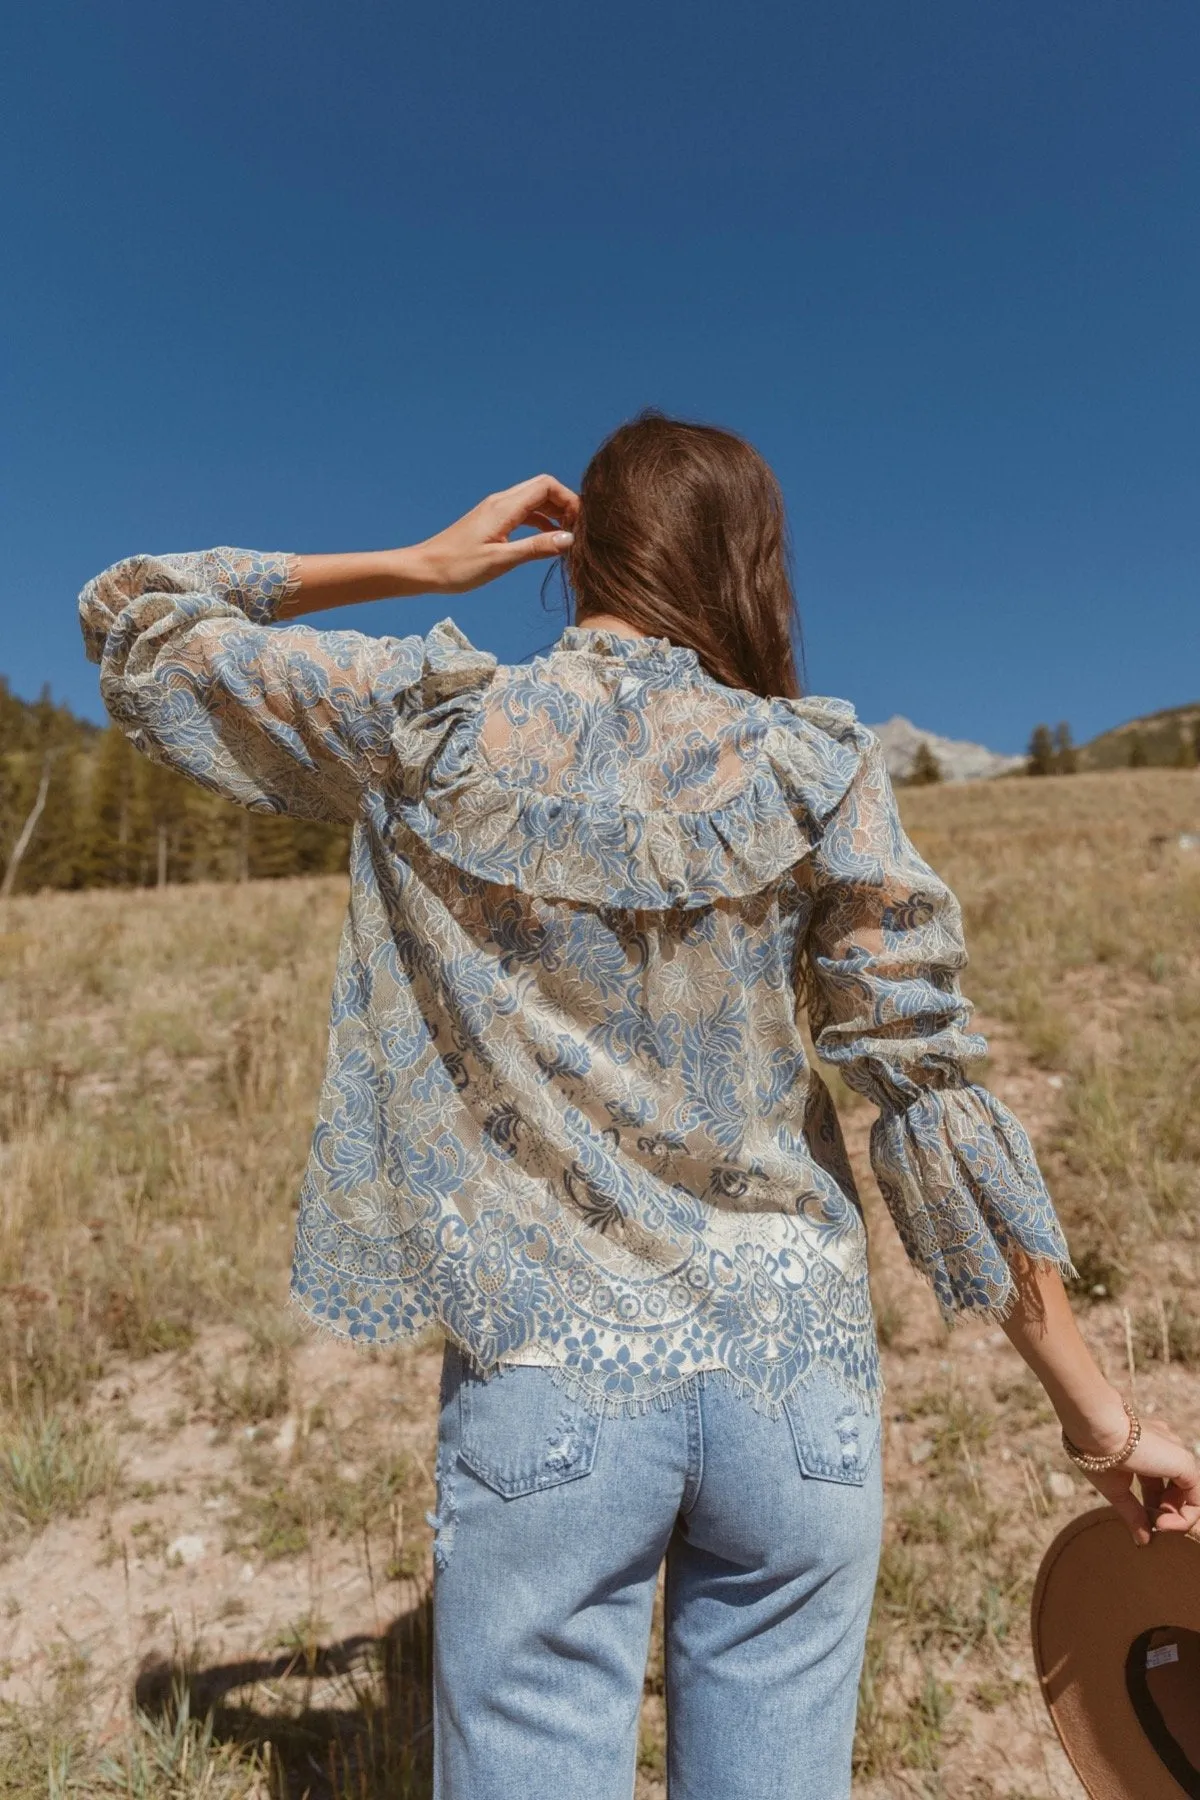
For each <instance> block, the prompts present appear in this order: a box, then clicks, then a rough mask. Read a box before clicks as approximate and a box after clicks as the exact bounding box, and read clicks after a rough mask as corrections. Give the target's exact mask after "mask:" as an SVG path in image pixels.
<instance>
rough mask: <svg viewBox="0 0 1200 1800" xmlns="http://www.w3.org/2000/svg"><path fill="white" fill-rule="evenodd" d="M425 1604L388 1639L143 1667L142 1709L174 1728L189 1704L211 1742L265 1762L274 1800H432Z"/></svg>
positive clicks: (137, 1688)
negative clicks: (204, 1722) (208, 1723)
mask: <svg viewBox="0 0 1200 1800" xmlns="http://www.w3.org/2000/svg"><path fill="white" fill-rule="evenodd" d="M432 1650H433V1621H432V1604H431V1599H430V1596H429V1595H428V1594H426V1595H424V1596H423V1597H420V1598H418V1599H417V1600H416V1601H415V1602H414V1604H413V1605H412V1606H411V1607H410V1608H409V1609H408V1610H407V1611H406V1612H403V1613H401V1614H400V1615H399V1617H397V1618H396V1619H395V1620H393V1622H392V1624H391V1625H390V1626H389V1627H388V1628H387V1630H386V1631H384V1632H383V1633H382V1634H381V1635H380V1636H378V1637H374V1636H370V1635H368V1634H359V1635H357V1636H354V1637H348V1638H343V1639H342V1640H341V1641H340V1642H338V1643H332V1644H320V1643H315V1642H313V1643H297V1644H296V1646H295V1647H294V1648H288V1649H286V1650H284V1651H282V1652H281V1653H280V1654H279V1655H278V1656H275V1657H259V1658H246V1659H244V1660H242V1661H239V1662H228V1663H214V1664H207V1665H206V1664H205V1663H204V1662H203V1659H202V1658H194V1659H190V1660H187V1661H174V1662H171V1661H155V1662H153V1663H150V1664H147V1665H146V1666H145V1667H143V1669H142V1670H141V1672H140V1674H139V1675H138V1678H137V1681H136V1683H135V1685H134V1700H135V1703H136V1705H137V1707H138V1709H139V1710H140V1711H141V1712H142V1713H143V1714H145V1715H146V1716H147V1717H148V1718H150V1719H152V1720H156V1721H163V1722H168V1721H170V1720H172V1719H173V1718H174V1717H176V1716H177V1715H178V1713H179V1711H180V1708H181V1705H182V1704H183V1703H184V1702H185V1701H186V1704H187V1707H188V1709H189V1711H190V1713H191V1716H192V1717H193V1718H195V1719H205V1718H211V1720H212V1730H213V1737H214V1739H216V1740H218V1741H220V1742H223V1743H232V1744H237V1745H239V1746H240V1747H242V1748H244V1749H245V1750H247V1751H252V1752H254V1753H256V1754H257V1756H258V1757H259V1758H261V1760H262V1762H263V1763H264V1764H265V1766H266V1768H267V1770H268V1788H269V1792H270V1794H271V1796H272V1800H428V1797H429V1795H430V1793H431V1791H432V1761H433V1756H432V1753H433V1701H432V1669H433V1657H432Z"/></svg>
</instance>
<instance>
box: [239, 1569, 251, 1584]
mask: <svg viewBox="0 0 1200 1800" xmlns="http://www.w3.org/2000/svg"><path fill="white" fill-rule="evenodd" d="M239 1580H240V1581H241V1583H242V1585H243V1587H249V1586H250V1583H251V1582H252V1581H253V1580H254V1564H253V1563H243V1564H242V1572H241V1575H240V1576H239Z"/></svg>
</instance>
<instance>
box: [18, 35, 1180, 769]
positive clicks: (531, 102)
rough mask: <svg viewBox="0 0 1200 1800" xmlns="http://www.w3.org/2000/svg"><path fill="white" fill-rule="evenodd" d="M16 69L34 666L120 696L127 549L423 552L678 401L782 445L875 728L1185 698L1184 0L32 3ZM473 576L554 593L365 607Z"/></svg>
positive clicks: (1136, 707) (825, 591) (999, 732)
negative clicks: (96, 651) (104, 646)
mask: <svg viewBox="0 0 1200 1800" xmlns="http://www.w3.org/2000/svg"><path fill="white" fill-rule="evenodd" d="M5 63H6V67H5V70H4V73H3V76H2V78H0V79H2V81H3V95H2V104H0V119H2V123H0V130H2V131H3V134H4V136H5V138H6V139H8V140H9V141H8V144H7V146H6V148H7V152H8V154H7V156H6V158H5V165H6V169H7V173H6V176H5V183H6V185H5V187H4V190H3V194H2V202H3V209H2V214H0V229H2V230H3V242H4V250H5V255H4V258H3V262H4V269H3V274H2V276H0V279H2V281H3V297H2V300H0V342H2V343H3V345H4V360H5V364H6V369H5V376H4V394H3V396H0V405H2V423H0V430H2V431H3V434H4V444H3V463H4V467H3V473H2V481H3V495H2V505H3V534H4V545H3V561H2V564H0V567H2V569H3V589H2V591H0V621H2V626H3V641H2V648H0V671H3V672H5V673H7V675H8V676H9V678H10V680H11V681H12V683H13V685H14V687H15V688H16V690H17V691H18V692H20V693H24V694H27V695H29V694H33V693H35V692H36V691H37V689H38V688H39V686H40V685H41V683H42V682H43V681H44V680H49V681H50V683H51V684H52V687H53V691H54V692H55V694H56V695H59V696H62V697H65V698H67V699H69V700H70V701H71V703H72V704H73V705H75V706H77V707H79V708H80V709H82V710H83V711H85V712H88V713H90V714H92V715H93V716H99V707H98V699H97V694H96V687H95V675H94V671H93V670H91V669H90V668H89V667H88V666H87V665H86V664H85V663H84V662H83V660H82V656H81V652H80V648H79V640H78V635H77V631H76V626H75V623H74V595H75V593H76V591H77V590H78V588H79V586H80V585H81V583H82V582H83V581H84V580H85V579H86V577H87V576H88V575H90V574H92V573H93V572H95V571H96V570H97V569H99V568H101V567H103V566H104V565H105V564H107V563H109V562H111V561H113V560H115V559H116V558H117V557H119V556H122V555H125V554H128V553H130V552H132V551H135V550H155V549H158V550H164V549H186V548H194V547H200V546H203V545H207V544H211V543H218V542H224V543H241V544H247V545H251V546H254V547H258V548H274V547H283V548H293V549H300V550H332V549H345V548H375V547H379V546H380V545H383V544H386V543H390V542H403V541H406V540H411V539H413V538H416V537H420V536H423V535H425V534H426V533H427V532H429V531H430V530H432V529H434V528H436V527H438V526H439V525H441V524H442V523H444V522H446V521H448V520H449V519H450V518H451V517H452V516H454V515H456V514H457V513H458V512H460V511H462V510H464V509H465V507H466V506H468V505H469V504H471V503H472V502H473V501H474V500H475V499H476V498H477V497H478V496H479V494H480V493H482V492H484V491H486V490H487V489H489V488H492V487H496V486H500V485H506V484H508V483H509V482H511V481H514V480H517V479H519V478H520V477H522V476H524V475H526V474H532V473H535V472H536V471H537V470H538V469H540V468H548V469H551V470H552V471H554V472H555V473H556V474H558V475H560V476H561V477H563V478H564V479H565V480H567V481H574V480H575V479H576V478H577V477H578V475H579V472H580V470H581V468H582V466H583V464H584V462H585V461H586V459H587V456H588V454H589V451H590V449H591V448H592V446H593V445H594V443H595V442H596V441H597V440H598V439H599V438H600V436H602V435H603V434H604V433H605V432H606V431H607V430H608V429H609V428H610V427H611V426H612V425H614V424H615V423H616V422H617V421H618V420H620V419H621V418H622V417H625V416H627V415H629V414H630V413H632V412H634V411H636V410H637V409H639V408H640V407H642V406H644V405H647V404H653V405H658V406H662V407H665V408H667V409H668V410H672V411H677V412H680V413H682V414H684V415H686V416H690V417H695V418H703V419H711V420H715V421H718V422H720V423H724V424H728V425H731V426H733V427H735V428H736V429H739V430H741V431H744V432H745V433H746V434H747V435H748V436H750V437H751V438H752V439H753V440H754V441H755V442H756V443H757V444H758V445H759V447H760V448H761V449H762V450H763V451H764V452H765V454H766V455H767V456H768V457H769V458H770V459H771V460H772V462H773V463H774V464H775V467H776V468H777V470H778V472H779V474H780V477H781V479H782V481H783V484H784V488H785V492H786V494H787V498H788V503H789V508H790V512H791V519H792V529H793V534H794V539H795V548H796V574H797V583H798V589H799V596H800V602H801V606H802V610H803V612H804V617H805V623H806V633H807V641H808V660H809V678H810V686H811V687H813V688H814V689H816V690H817V691H820V692H834V693H842V694H845V695H847V696H849V697H850V698H851V699H852V700H854V702H855V703H856V705H857V706H858V708H859V711H860V713H861V714H862V715H863V716H864V717H865V718H867V719H868V720H878V719H881V718H883V717H885V716H887V715H888V714H890V713H892V712H904V713H907V714H908V715H909V716H910V717H912V718H914V719H916V720H917V721H918V722H919V723H920V724H922V725H924V726H925V727H926V728H928V729H930V730H934V731H940V732H946V733H948V734H950V735H953V736H962V737H970V738H975V739H978V740H981V741H983V742H986V743H989V744H991V745H993V746H994V747H996V748H999V749H1007V750H1012V749H1019V748H1021V747H1022V746H1023V744H1024V742H1025V740H1026V738H1027V735H1028V731H1029V728H1030V726H1031V724H1032V723H1034V722H1035V721H1036V720H1038V719H1040V718H1049V719H1051V720H1056V719H1058V718H1060V717H1066V718H1067V719H1069V720H1070V721H1071V723H1072V725H1073V726H1074V729H1075V731H1076V734H1077V736H1079V737H1081V738H1082V737H1086V736H1088V735H1090V734H1092V733H1093V732H1095V731H1097V730H1100V729H1102V728H1104V727H1105V726H1107V725H1109V724H1112V723H1114V722H1116V721H1118V720H1120V719H1122V718H1125V717H1129V716H1130V715H1131V714H1134V713H1137V712H1141V711H1144V710H1147V709H1151V708H1156V707H1160V706H1166V705H1171V704H1174V703H1176V702H1179V701H1184V700H1192V699H1195V698H1196V697H1197V696H1198V695H1200V658H1198V655H1197V652H1198V650H1200V626H1198V622H1197V621H1198V610H1200V609H1198V607H1197V588H1198V573H1200V505H1198V502H1200V491H1198V490H1200V480H1198V475H1200V446H1198V441H1197V431H1198V423H1197V421H1198V417H1200V409H1198V402H1200V337H1198V330H1197V327H1198V321H1200V102H1198V99H1197V94H1198V92H1200V11H1198V10H1197V7H1196V5H1195V0H1143V4H1141V5H1138V6H1130V5H1128V4H1126V3H1122V4H1116V3H1114V0H1086V4H1085V3H1083V0H1053V4H1050V5H1047V4H1046V0H1036V3H1032V0H1003V3H1001V0H991V3H989V4H982V3H980V0H909V3H908V4H903V3H900V0H819V3H813V0H800V3H799V4H797V0H770V3H768V4H754V3H753V0H752V3H750V4H748V5H746V6H744V7H740V8H739V7H733V6H731V5H728V4H721V5H717V4H713V3H712V0H687V3H684V0H649V3H647V0H637V3H636V4H635V3H630V0H603V4H600V5H596V4H590V5H586V6H585V5H581V4H577V3H570V0H569V3H568V4H566V5H560V6H557V7H555V8H551V9H546V8H544V7H537V8H534V7H533V6H530V5H529V4H528V3H527V0H507V4H505V5H502V6H501V5H496V4H494V3H491V4H488V5H486V6H485V5H482V4H479V3H477V0H471V3H470V4H457V5H456V4H453V3H446V0H443V3H442V4H441V5H438V6H436V7H424V8H417V7H410V6H401V5H395V4H384V3H383V0H375V3H374V4H370V5H367V4H362V3H361V0H360V3H358V4H351V3H347V0H343V3H342V4H335V3H334V0H323V3H322V4H315V3H313V0H290V3H289V4H287V5H284V4H280V3H279V0H276V4H274V5H266V4H264V0H237V3H236V4H231V3H228V0H221V3H220V4H215V5H206V4H203V3H201V4H199V5H190V6H187V7H183V6H179V5H175V4H170V3H165V0H154V4H150V3H149V0H131V3H126V4H123V3H122V0H112V3H111V4H103V3H102V0H90V3H88V4H84V3H83V0H38V4H36V5H28V6H25V7H22V8H19V9H17V8H14V9H11V10H10V13H9V17H8V20H7V26H6V55H5ZM448 611H453V613H454V615H455V617H457V618H458V620H459V622H460V623H461V624H462V626H463V627H464V629H465V630H466V631H467V632H468V633H469V634H470V635H471V636H472V637H473V638H474V639H475V640H476V641H477V642H479V643H481V644H484V645H486V646H487V647H489V648H492V649H495V650H496V651H497V652H498V653H500V654H501V655H502V656H505V657H509V658H513V657H517V656H520V655H523V654H527V653H528V652H529V651H531V650H533V649H535V648H537V647H539V646H540V645H542V644H544V643H545V642H547V641H548V640H549V639H551V638H552V637H553V636H554V635H556V633H557V630H558V628H559V623H560V621H559V620H558V619H556V618H554V617H547V615H546V614H545V613H544V612H543V610H542V608H541V603H540V601H539V597H538V581H537V579H536V577H535V576H534V575H532V574H529V573H526V572H522V573H521V574H519V575H516V576H511V577H509V578H508V579H507V580H506V581H505V582H503V583H501V584H500V585H498V586H496V587H493V588H489V589H485V590H484V591H483V592H482V593H480V594H478V595H472V596H468V597H466V598H465V599H462V600H457V601H452V602H450V601H445V600H439V599H437V598H434V599H432V600H428V601H426V600H420V601H409V602H406V603H404V602H397V603H395V604H389V605H385V606H380V607H376V608H371V609H363V610H362V611H361V612H360V613H359V614H358V615H356V616H354V617H353V618H352V619H351V620H350V621H349V622H353V623H356V624H360V625H362V626H364V627H365V628H366V629H368V630H377V631H389V632H394V631H406V630H417V629H424V628H426V627H427V626H428V625H429V624H430V623H432V622H433V620H434V619H436V618H440V617H442V616H443V615H444V614H445V613H446V612H448ZM318 622H319V621H318ZM339 622H340V621H339Z"/></svg>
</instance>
